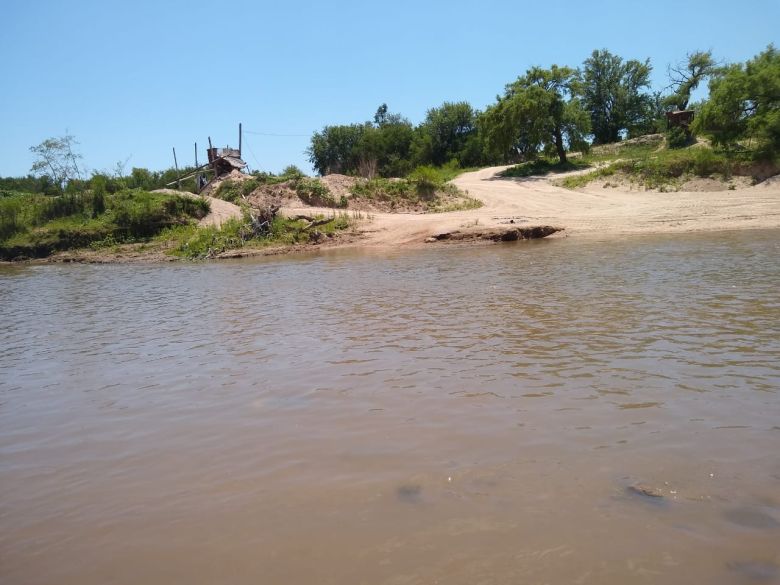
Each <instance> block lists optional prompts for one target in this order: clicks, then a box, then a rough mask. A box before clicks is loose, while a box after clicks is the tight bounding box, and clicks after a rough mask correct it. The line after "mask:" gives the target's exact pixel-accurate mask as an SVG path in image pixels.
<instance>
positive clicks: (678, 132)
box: [666, 126, 692, 149]
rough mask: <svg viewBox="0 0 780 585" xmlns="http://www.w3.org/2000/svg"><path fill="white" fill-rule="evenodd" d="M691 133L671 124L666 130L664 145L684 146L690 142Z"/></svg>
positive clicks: (671, 146)
mask: <svg viewBox="0 0 780 585" xmlns="http://www.w3.org/2000/svg"><path fill="white" fill-rule="evenodd" d="M691 138H692V137H691V133H690V132H689V131H688V130H686V129H685V128H682V127H680V126H672V127H671V128H669V129H668V130H667V131H666V145H667V146H668V147H669V148H673V149H674V148H684V147H686V146H688V145H689V144H690V142H691Z"/></svg>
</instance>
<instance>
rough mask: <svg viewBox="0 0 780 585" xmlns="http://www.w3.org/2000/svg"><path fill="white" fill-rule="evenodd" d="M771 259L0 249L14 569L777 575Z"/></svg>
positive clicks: (86, 579)
mask: <svg viewBox="0 0 780 585" xmlns="http://www.w3.org/2000/svg"><path fill="white" fill-rule="evenodd" d="M779 252H780V234H778V233H777V232H754V233H742V234H718V235H698V236H684V237H680V236H676V237H674V238H672V237H665V238H655V237H651V238H633V239H630V240H627V241H623V242H618V241H604V242H599V241H592V240H580V241H577V240H565V239H564V240H553V241H541V242H532V243H520V244H517V245H506V246H495V247H487V248H476V249H444V250H442V249H436V250H423V251H416V252H407V253H397V254H396V253H391V254H380V253H372V254H368V253H362V254H361V253H359V252H337V253H330V254H325V255H321V256H315V257H299V258H286V259H281V260H279V259H274V260H258V261H249V262H236V263H220V264H196V265H173V266H169V265H165V266H41V267H5V268H0V302H2V314H1V315H0V341H1V343H0V371H2V378H1V379H0V485H1V489H2V499H0V528H1V529H2V530H0V577H2V581H3V583H20V584H21V583H24V584H26V583H58V584H78V585H89V584H104V583H148V584H155V583H171V582H188V583H218V582H230V583H334V584H336V583H337V584H339V585H343V584H350V583H393V584H396V583H434V582H437V581H440V582H444V581H445V580H446V581H447V582H450V583H477V582H484V583H546V582H548V583H597V584H612V583H614V584H618V583H620V584H623V583H635V582H648V583H693V582H697V583H705V582H706V583H742V582H745V583H747V582H755V581H756V580H761V581H762V582H777V581H778V580H780V568H778V567H780V556H779V555H780V553H778V551H780V495H779V494H780V459H779V458H778V453H779V452H780V403H779V402H778V388H779V387H780V325H779V324H780V294H778V290H780V261H779V260H778V258H780V253H779Z"/></svg>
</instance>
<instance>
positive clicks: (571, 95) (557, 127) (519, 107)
mask: <svg viewBox="0 0 780 585" xmlns="http://www.w3.org/2000/svg"><path fill="white" fill-rule="evenodd" d="M578 89H579V83H578V74H577V71H576V70H574V69H571V68H569V67H558V66H557V65H553V66H552V67H551V68H550V69H542V68H539V67H533V68H531V69H529V70H528V71H527V72H526V74H525V76H523V77H520V78H519V79H518V80H517V81H515V82H514V83H512V84H510V85H508V86H507V87H506V91H505V94H504V96H503V97H499V98H498V101H497V103H496V104H495V105H493V106H491V107H490V108H488V109H487V111H486V112H485V114H484V115H483V116H482V118H481V120H480V125H481V126H482V127H483V128H484V133H485V141H486V143H487V149H488V151H489V152H491V153H493V154H494V155H498V156H499V157H502V158H507V159H511V158H512V157H513V156H514V155H517V154H518V153H522V154H525V155H526V156H529V155H530V156H533V155H535V154H536V153H537V152H539V151H540V150H541V151H544V152H546V153H548V154H553V153H554V154H555V156H557V157H558V159H559V160H560V162H561V163H565V162H566V147H567V146H569V147H570V148H571V147H574V148H583V147H586V142H585V135H586V134H587V133H588V132H589V131H590V123H589V119H588V114H587V112H586V111H585V110H584V109H583V107H582V104H581V102H580V100H579V98H578V96H577V93H578Z"/></svg>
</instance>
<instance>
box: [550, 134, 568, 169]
mask: <svg viewBox="0 0 780 585" xmlns="http://www.w3.org/2000/svg"><path fill="white" fill-rule="evenodd" d="M553 137H554V138H555V151H556V152H557V153H558V158H559V159H560V160H561V164H562V165H563V164H566V149H565V148H564V146H563V133H562V132H561V129H560V128H557V127H556V128H555V130H554V131H553Z"/></svg>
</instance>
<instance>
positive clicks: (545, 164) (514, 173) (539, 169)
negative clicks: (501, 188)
mask: <svg viewBox="0 0 780 585" xmlns="http://www.w3.org/2000/svg"><path fill="white" fill-rule="evenodd" d="M589 166H590V163H589V162H587V161H585V160H582V159H569V160H567V161H566V162H565V163H562V162H560V161H558V160H550V159H538V160H533V161H528V162H524V163H520V164H519V165H515V166H513V167H510V168H508V169H506V170H505V171H502V172H501V173H500V176H502V177H531V176H543V175H549V174H551V173H566V172H568V171H577V170H582V169H586V168H588V167H589Z"/></svg>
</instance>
